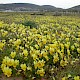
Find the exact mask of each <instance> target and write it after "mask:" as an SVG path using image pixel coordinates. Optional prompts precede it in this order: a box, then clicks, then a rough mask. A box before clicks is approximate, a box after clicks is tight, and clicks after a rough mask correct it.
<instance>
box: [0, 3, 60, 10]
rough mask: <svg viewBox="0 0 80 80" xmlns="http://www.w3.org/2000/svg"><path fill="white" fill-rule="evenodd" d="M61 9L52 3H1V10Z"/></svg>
mask: <svg viewBox="0 0 80 80" xmlns="http://www.w3.org/2000/svg"><path fill="white" fill-rule="evenodd" d="M60 9H61V8H56V7H54V6H51V5H43V6H39V5H35V4H30V3H12V4H0V11H5V10H6V11H57V10H60Z"/></svg>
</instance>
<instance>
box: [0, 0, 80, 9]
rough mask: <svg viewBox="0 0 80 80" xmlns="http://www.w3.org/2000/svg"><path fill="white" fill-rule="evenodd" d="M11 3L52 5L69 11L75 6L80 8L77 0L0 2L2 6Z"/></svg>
mask: <svg viewBox="0 0 80 80" xmlns="http://www.w3.org/2000/svg"><path fill="white" fill-rule="evenodd" d="M11 3H30V4H35V5H40V6H42V5H51V6H54V7H57V8H63V9H68V8H71V7H74V6H78V5H80V0H78V1H76V0H74V1H73V0H65V1H64V0H54V1H53V0H44V2H43V0H40V2H39V1H38V0H24V1H22V0H17V1H16V0H5V1H3V0H0V4H11Z"/></svg>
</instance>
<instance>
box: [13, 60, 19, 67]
mask: <svg viewBox="0 0 80 80" xmlns="http://www.w3.org/2000/svg"><path fill="white" fill-rule="evenodd" d="M17 65H19V60H15V61H14V63H13V67H14V68H16V66H17Z"/></svg>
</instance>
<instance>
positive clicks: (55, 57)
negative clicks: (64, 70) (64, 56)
mask: <svg viewBox="0 0 80 80" xmlns="http://www.w3.org/2000/svg"><path fill="white" fill-rule="evenodd" d="M58 61H59V57H58V53H56V54H55V55H54V59H53V62H54V63H56V62H58Z"/></svg>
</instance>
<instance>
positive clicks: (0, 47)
mask: <svg viewBox="0 0 80 80" xmlns="http://www.w3.org/2000/svg"><path fill="white" fill-rule="evenodd" d="M4 45H5V43H3V42H0V50H2V49H3V47H4Z"/></svg>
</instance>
